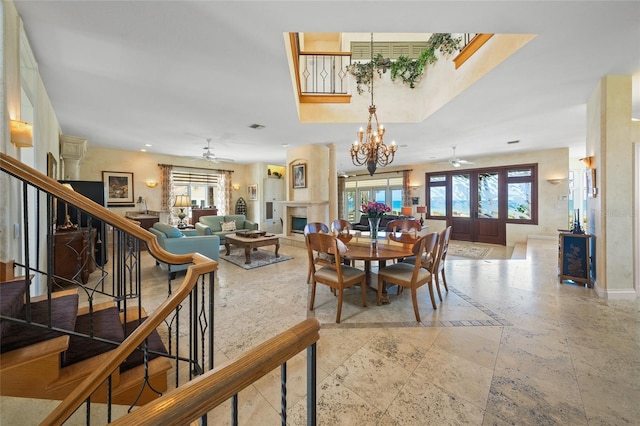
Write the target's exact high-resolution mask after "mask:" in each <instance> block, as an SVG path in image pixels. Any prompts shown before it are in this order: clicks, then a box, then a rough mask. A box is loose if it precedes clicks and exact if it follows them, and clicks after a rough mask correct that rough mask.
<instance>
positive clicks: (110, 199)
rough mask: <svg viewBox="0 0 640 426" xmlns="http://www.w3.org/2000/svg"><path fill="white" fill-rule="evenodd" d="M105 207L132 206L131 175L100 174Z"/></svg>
mask: <svg viewBox="0 0 640 426" xmlns="http://www.w3.org/2000/svg"><path fill="white" fill-rule="evenodd" d="M102 182H103V183H104V189H105V192H106V193H107V206H118V205H123V204H133V173H128V172H105V171H103V172H102Z"/></svg>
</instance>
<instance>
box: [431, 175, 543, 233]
mask: <svg viewBox="0 0 640 426" xmlns="http://www.w3.org/2000/svg"><path fill="white" fill-rule="evenodd" d="M426 182H427V188H426V191H427V218H431V219H444V218H451V217H458V218H469V217H471V218H474V217H475V218H488V219H498V218H500V219H503V220H504V221H505V222H507V223H527V224H537V222H538V215H537V210H538V193H537V187H538V179H537V165H536V164H526V165H517V166H506V167H495V168H491V169H475V170H471V169H469V170H464V171H459V170H452V171H448V172H438V173H433V174H431V173H427V174H426ZM476 187H477V190H476V189H474V188H476ZM474 194H475V195H474ZM505 212H506V216H505Z"/></svg>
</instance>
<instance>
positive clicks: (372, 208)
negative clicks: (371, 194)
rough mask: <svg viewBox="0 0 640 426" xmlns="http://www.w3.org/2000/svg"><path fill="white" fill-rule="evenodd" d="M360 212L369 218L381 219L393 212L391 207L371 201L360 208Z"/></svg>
mask: <svg viewBox="0 0 640 426" xmlns="http://www.w3.org/2000/svg"><path fill="white" fill-rule="evenodd" d="M360 211H361V212H362V213H366V214H367V215H368V216H369V217H381V216H384V214H385V213H389V212H390V211H391V207H389V206H387V205H386V204H384V203H378V202H376V201H369V203H368V204H363V205H362V206H361V207H360Z"/></svg>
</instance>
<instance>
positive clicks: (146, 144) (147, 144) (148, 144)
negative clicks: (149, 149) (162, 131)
mask: <svg viewBox="0 0 640 426" xmlns="http://www.w3.org/2000/svg"><path fill="white" fill-rule="evenodd" d="M144 146H153V145H151V144H150V143H145V144H144Z"/></svg>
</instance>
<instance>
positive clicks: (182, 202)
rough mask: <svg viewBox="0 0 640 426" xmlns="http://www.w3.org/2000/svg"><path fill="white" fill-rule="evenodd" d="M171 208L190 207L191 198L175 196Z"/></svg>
mask: <svg viewBox="0 0 640 426" xmlns="http://www.w3.org/2000/svg"><path fill="white" fill-rule="evenodd" d="M173 207H191V198H190V197H189V196H188V195H177V196H176V202H175V203H173Z"/></svg>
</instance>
